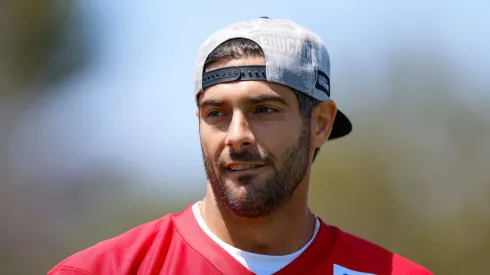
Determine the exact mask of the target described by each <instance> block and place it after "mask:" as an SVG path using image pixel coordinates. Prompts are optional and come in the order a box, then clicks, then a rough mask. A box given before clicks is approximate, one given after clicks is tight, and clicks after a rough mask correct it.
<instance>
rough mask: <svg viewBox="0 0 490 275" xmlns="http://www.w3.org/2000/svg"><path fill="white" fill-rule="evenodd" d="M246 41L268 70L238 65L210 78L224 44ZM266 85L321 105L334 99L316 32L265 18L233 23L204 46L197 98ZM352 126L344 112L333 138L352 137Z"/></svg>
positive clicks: (326, 61)
mask: <svg viewBox="0 0 490 275" xmlns="http://www.w3.org/2000/svg"><path fill="white" fill-rule="evenodd" d="M234 38H246V39H249V40H252V41H254V42H255V43H257V44H258V45H259V46H260V47H261V48H262V51H263V52H264V54H265V66H233V67H226V68H219V69H216V70H212V71H209V72H206V73H204V65H205V62H206V59H207V58H208V56H209V54H211V52H212V51H213V50H214V49H216V47H218V46H219V45H221V44H222V43H224V42H226V41H228V40H230V39H234ZM247 80H256V81H257V80H262V81H268V82H272V83H279V84H283V85H286V86H288V87H290V88H292V89H294V90H297V91H299V92H302V93H304V94H306V95H308V96H311V97H313V98H315V99H317V100H320V101H325V100H329V99H330V58H329V55H328V52H327V48H326V47H325V45H324V43H323V41H322V40H321V39H320V37H318V36H317V35H316V34H315V33H313V32H311V31H310V30H308V29H306V28H304V27H302V26H300V25H299V24H297V23H295V22H293V21H290V20H284V19H269V18H268V17H261V18H258V19H252V20H246V21H241V22H237V23H234V24H231V25H229V26H227V27H225V28H223V29H220V30H218V31H216V32H215V33H213V34H211V35H210V36H209V37H208V38H207V39H206V41H205V42H204V43H203V44H202V45H201V47H200V48H199V51H198V57H197V60H196V66H195V96H196V97H197V95H198V94H199V93H200V92H202V91H203V90H204V89H205V88H207V87H209V86H212V85H216V84H219V83H225V82H232V81H247ZM351 131H352V124H351V122H350V120H349V119H348V118H347V116H346V115H345V114H344V113H342V112H341V111H340V110H337V115H336V117H335V121H334V124H333V128H332V133H331V134H330V137H329V139H335V138H339V137H342V136H345V135H347V134H349V133H350V132H351Z"/></svg>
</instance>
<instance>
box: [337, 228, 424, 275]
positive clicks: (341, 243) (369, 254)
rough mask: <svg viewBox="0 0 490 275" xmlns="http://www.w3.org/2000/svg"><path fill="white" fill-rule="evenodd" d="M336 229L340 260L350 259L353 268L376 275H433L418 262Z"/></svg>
mask: <svg viewBox="0 0 490 275" xmlns="http://www.w3.org/2000/svg"><path fill="white" fill-rule="evenodd" d="M334 228H335V229H336V231H337V248H338V250H337V251H336V253H338V254H339V255H340V256H339V258H340V259H348V260H346V261H345V263H346V264H347V262H349V263H350V264H351V265H352V266H359V267H362V268H363V269H365V270H371V272H373V273H376V274H390V275H403V274H410V275H433V273H432V272H430V271H429V270H428V269H426V268H425V267H423V266H421V265H420V264H418V263H416V262H413V261H411V260H409V259H407V258H405V257H402V256H401V255H399V254H396V253H394V252H392V251H389V250H388V249H386V248H384V247H382V246H380V245H378V244H375V243H373V242H371V241H368V240H366V239H364V238H361V237H358V236H355V235H353V234H351V233H348V232H345V231H343V230H341V229H339V228H337V227H334ZM339 251H340V252H339Z"/></svg>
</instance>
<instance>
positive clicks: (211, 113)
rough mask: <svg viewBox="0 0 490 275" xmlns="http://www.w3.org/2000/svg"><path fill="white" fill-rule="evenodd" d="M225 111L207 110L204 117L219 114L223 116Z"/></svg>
mask: <svg viewBox="0 0 490 275" xmlns="http://www.w3.org/2000/svg"><path fill="white" fill-rule="evenodd" d="M224 115H225V113H223V112H221V111H209V112H207V114H206V117H220V116H224Z"/></svg>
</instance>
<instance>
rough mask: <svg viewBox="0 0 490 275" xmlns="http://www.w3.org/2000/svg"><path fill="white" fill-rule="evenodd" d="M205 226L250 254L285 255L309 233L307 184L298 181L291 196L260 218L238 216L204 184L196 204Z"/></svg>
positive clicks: (311, 228)
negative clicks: (287, 200)
mask: <svg viewBox="0 0 490 275" xmlns="http://www.w3.org/2000/svg"><path fill="white" fill-rule="evenodd" d="M200 212H201V215H202V217H203V219H204V221H205V222H206V225H207V226H208V227H209V229H210V230H211V231H212V232H213V233H214V234H215V235H216V236H218V238H220V239H221V240H222V241H224V242H226V243H228V244H230V245H232V246H234V247H236V248H238V249H241V250H245V251H248V252H252V253H257V254H267V255H287V254H291V253H294V252H296V251H298V250H299V249H301V248H302V247H303V246H304V245H305V244H306V243H307V242H308V241H309V240H310V239H311V238H312V236H313V233H314V230H315V222H316V221H315V217H314V215H313V214H312V213H311V211H310V209H309V208H308V205H307V184H303V183H302V184H300V185H299V186H298V188H297V190H296V191H295V194H294V195H293V197H292V198H291V199H290V200H289V202H288V203H286V204H285V205H284V206H282V207H281V208H280V209H278V210H277V211H275V212H274V213H273V214H271V215H269V216H267V217H264V218H253V219H250V218H240V217H237V216H236V215H234V214H233V213H231V212H230V211H229V210H228V209H227V208H226V207H225V206H224V205H223V204H222V203H221V202H220V201H219V200H218V199H217V198H216V197H215V196H214V193H213V191H212V188H211V187H210V185H209V183H208V187H207V194H206V196H205V197H204V199H203V200H202V202H201V204H200Z"/></svg>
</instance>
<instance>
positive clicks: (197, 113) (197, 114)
mask: <svg viewBox="0 0 490 275" xmlns="http://www.w3.org/2000/svg"><path fill="white" fill-rule="evenodd" d="M196 116H197V117H198V118H199V110H197V111H196Z"/></svg>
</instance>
